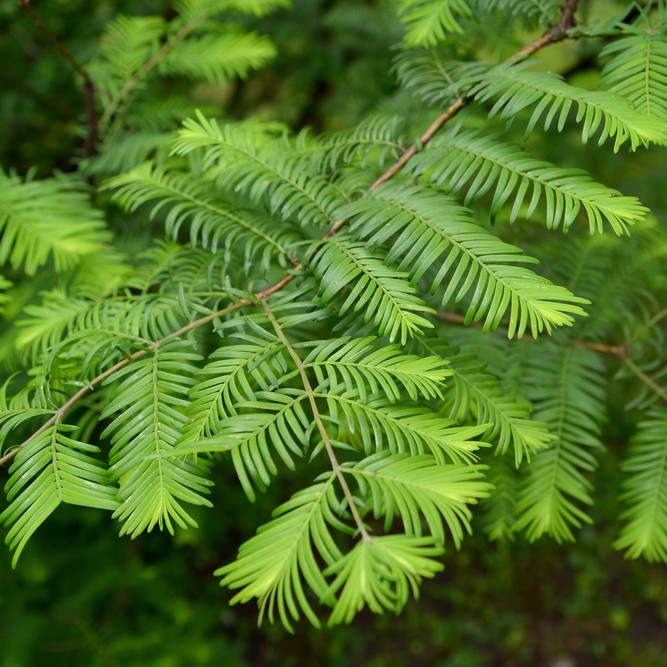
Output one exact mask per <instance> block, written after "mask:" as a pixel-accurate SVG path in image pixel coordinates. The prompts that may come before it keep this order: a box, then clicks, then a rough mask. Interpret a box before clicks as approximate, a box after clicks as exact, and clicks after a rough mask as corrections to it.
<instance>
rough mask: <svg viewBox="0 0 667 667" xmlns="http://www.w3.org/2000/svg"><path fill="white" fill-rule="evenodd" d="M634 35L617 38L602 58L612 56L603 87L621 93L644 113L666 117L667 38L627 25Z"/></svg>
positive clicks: (602, 53)
mask: <svg viewBox="0 0 667 667" xmlns="http://www.w3.org/2000/svg"><path fill="white" fill-rule="evenodd" d="M626 30H629V31H632V33H633V34H631V35H628V36H627V37H623V38H622V39H616V40H614V41H613V42H611V43H610V44H608V45H607V46H605V48H604V49H603V50H602V52H601V53H600V57H601V58H604V57H605V56H613V57H612V58H611V60H610V61H609V62H608V63H607V64H606V65H605V66H604V68H603V70H602V76H601V78H600V87H601V88H606V89H608V90H609V92H611V93H616V94H617V95H622V96H623V97H625V98H627V99H628V100H630V102H632V104H633V106H634V107H635V108H636V109H637V110H638V111H641V112H642V113H645V114H649V115H654V116H659V117H661V118H666V117H667V38H666V37H665V35H664V34H661V33H659V32H645V31H643V30H639V29H637V28H632V27H630V26H626Z"/></svg>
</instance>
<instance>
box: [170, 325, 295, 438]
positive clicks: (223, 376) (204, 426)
mask: <svg viewBox="0 0 667 667" xmlns="http://www.w3.org/2000/svg"><path fill="white" fill-rule="evenodd" d="M234 337H235V338H236V340H238V343H237V344H234V345H227V346H224V347H220V348H218V349H217V350H215V351H214V352H213V353H212V354H211V355H210V356H209V360H210V361H209V363H208V364H207V365H206V366H205V367H204V368H202V369H201V370H200V371H199V372H198V373H197V376H196V379H197V383H196V384H194V385H193V387H192V388H191V389H190V392H189V396H190V400H191V403H190V405H189V406H188V408H187V416H188V421H187V424H186V425H185V428H184V430H183V433H182V436H181V438H180V439H179V446H183V445H184V444H185V443H197V442H199V441H200V440H203V439H205V438H209V437H211V436H213V435H215V434H216V432H217V428H218V426H219V425H220V424H221V423H222V422H223V420H225V419H226V418H228V417H231V416H233V415H237V414H238V413H239V411H238V410H237V408H236V407H235V406H236V404H237V403H238V402H242V401H250V400H254V399H255V398H256V395H255V392H256V390H257V389H259V390H261V391H267V392H268V391H270V390H271V389H272V388H273V387H275V386H276V385H277V384H278V378H280V377H282V376H284V375H285V374H286V372H287V363H286V360H285V357H284V346H283V344H282V343H281V342H280V341H279V340H278V339H277V338H275V337H274V336H269V335H268V334H267V335H266V336H265V337H262V338H260V337H258V336H257V335H255V336H253V335H251V334H247V333H243V334H235V335H234ZM252 385H254V388H253V386H252Z"/></svg>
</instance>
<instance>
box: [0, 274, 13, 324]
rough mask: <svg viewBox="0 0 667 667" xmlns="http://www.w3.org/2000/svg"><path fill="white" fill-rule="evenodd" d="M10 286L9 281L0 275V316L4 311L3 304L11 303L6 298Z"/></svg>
mask: <svg viewBox="0 0 667 667" xmlns="http://www.w3.org/2000/svg"><path fill="white" fill-rule="evenodd" d="M12 284H13V283H12V282H11V281H9V280H7V279H6V278H5V277H4V276H2V275H0V315H2V313H3V311H4V309H5V304H6V303H9V301H11V299H10V297H9V296H7V291H8V290H10V289H11V287H12Z"/></svg>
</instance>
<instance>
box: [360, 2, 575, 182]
mask: <svg viewBox="0 0 667 667" xmlns="http://www.w3.org/2000/svg"><path fill="white" fill-rule="evenodd" d="M577 2H578V0H567V2H566V3H565V5H564V6H563V11H562V13H561V17H560V20H559V21H558V23H556V24H554V25H553V26H551V28H549V30H547V31H546V32H545V33H544V35H542V37H540V38H539V39H536V40H535V41H534V42H532V43H530V44H529V45H528V46H526V47H524V48H523V49H520V50H519V51H517V52H516V53H514V54H512V55H511V56H510V57H509V58H508V59H507V60H506V62H517V61H519V60H525V59H526V58H528V57H530V56H532V55H533V54H535V53H537V52H538V51H539V50H540V49H543V48H544V47H545V46H549V45H550V44H555V43H556V42H561V41H563V40H564V39H566V38H567V37H568V34H569V31H570V30H571V29H572V28H574V27H575V25H576V21H575V18H574V13H575V11H576V9H577ZM468 102H470V98H469V97H468V96H467V95H466V94H463V95H460V96H459V97H457V98H456V99H455V100H454V101H453V102H452V103H451V104H450V105H449V106H448V107H447V109H445V110H444V111H443V112H442V113H441V114H440V115H439V116H438V117H437V118H436V119H435V120H434V121H433V122H432V123H431V124H430V125H429V127H428V128H427V129H426V131H425V132H424V134H422V136H421V137H419V140H418V141H415V143H414V144H412V146H410V147H409V148H407V149H406V150H405V151H404V152H403V153H402V155H401V157H399V158H398V160H396V162H394V164H392V165H391V167H389V169H387V171H385V172H384V174H382V176H380V178H378V179H377V181H375V183H373V185H371V187H370V189H371V190H375V189H376V188H379V187H380V186H381V185H382V184H383V183H385V182H386V181H388V180H390V179H392V178H393V177H394V176H395V175H396V174H398V172H399V171H401V169H403V167H404V166H405V165H406V164H407V163H408V162H409V161H410V159H411V158H412V157H413V156H414V155H416V154H417V153H418V152H419V151H420V150H421V149H422V148H423V147H424V146H426V144H428V143H429V141H431V139H433V137H434V136H435V135H436V133H437V132H438V131H439V130H440V128H442V126H443V125H445V124H446V123H448V122H449V121H450V120H451V119H452V118H454V116H456V114H458V113H459V111H461V109H463V108H464V107H465V106H466V105H467V104H468Z"/></svg>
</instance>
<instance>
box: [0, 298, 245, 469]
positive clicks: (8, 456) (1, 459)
mask: <svg viewBox="0 0 667 667" xmlns="http://www.w3.org/2000/svg"><path fill="white" fill-rule="evenodd" d="M251 303H252V302H251V301H249V300H248V299H240V300H239V301H237V302H236V303H233V304H231V305H230V306H227V307H226V308H223V309H222V310H218V311H216V312H215V313H211V314H210V315H205V316H204V317H200V318H199V319H198V320H193V321H192V322H189V323H188V324H186V325H185V326H183V327H181V328H180V329H178V331H172V332H171V333H170V334H169V335H168V336H165V337H164V338H161V339H160V340H158V341H155V342H154V343H152V344H151V345H149V347H148V348H147V349H145V350H138V351H137V352H135V353H134V354H131V355H130V356H129V357H124V358H123V359H121V360H120V361H119V362H117V363H115V364H114V365H113V366H111V367H110V368H107V369H106V370H105V371H103V372H102V373H100V374H99V375H98V376H96V377H95V378H93V379H92V380H91V381H90V382H88V384H86V386H84V387H81V389H79V391H77V392H76V394H74V395H73V396H72V397H70V399H69V400H68V401H67V402H66V403H63V405H61V406H60V407H59V408H58V409H57V410H56V411H55V412H54V413H53V415H52V416H51V417H50V418H49V420H48V421H46V422H45V423H44V424H42V426H41V427H40V428H39V429H38V430H37V431H35V432H34V433H33V434H32V435H31V436H30V437H29V438H27V439H26V440H24V441H23V442H22V443H21V444H20V445H19V446H18V447H16V448H15V449H12V450H11V451H9V452H7V453H6V454H5V455H4V456H3V457H0V466H1V465H3V464H4V463H6V462H7V461H9V460H10V459H12V458H13V457H14V456H16V454H17V453H18V452H19V450H21V449H22V448H23V447H25V446H26V445H28V444H29V443H31V442H32V441H33V440H34V439H35V438H36V437H37V436H39V435H41V434H42V433H44V431H46V430H47V429H48V428H49V427H51V426H53V424H55V423H56V422H57V421H58V419H60V418H61V417H63V416H64V415H65V414H66V413H67V412H69V411H70V410H71V409H72V407H74V405H75V404H76V403H78V401H79V400H80V399H81V398H83V397H84V396H85V395H86V394H88V393H90V392H91V391H92V390H93V389H94V388H95V387H96V386H97V385H98V384H100V382H103V381H104V380H106V379H107V378H108V377H109V376H110V375H113V374H114V373H115V372H116V371H119V370H120V369H121V368H125V366H127V365H128V364H129V363H130V362H132V361H136V360H137V359H140V358H141V357H144V356H146V355H147V354H148V353H149V352H152V351H154V350H157V349H158V348H159V347H160V345H162V343H164V342H165V341H167V340H170V339H172V338H177V337H178V336H182V335H183V334H185V333H187V332H188V331H192V330H193V329H196V328H197V327H200V326H202V325H203V324H206V323H207V322H210V321H211V320H214V319H215V318H217V317H222V316H223V315H226V314H227V313H231V312H232V311H234V310H238V309H239V308H241V307H243V306H247V305H249V304H251Z"/></svg>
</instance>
